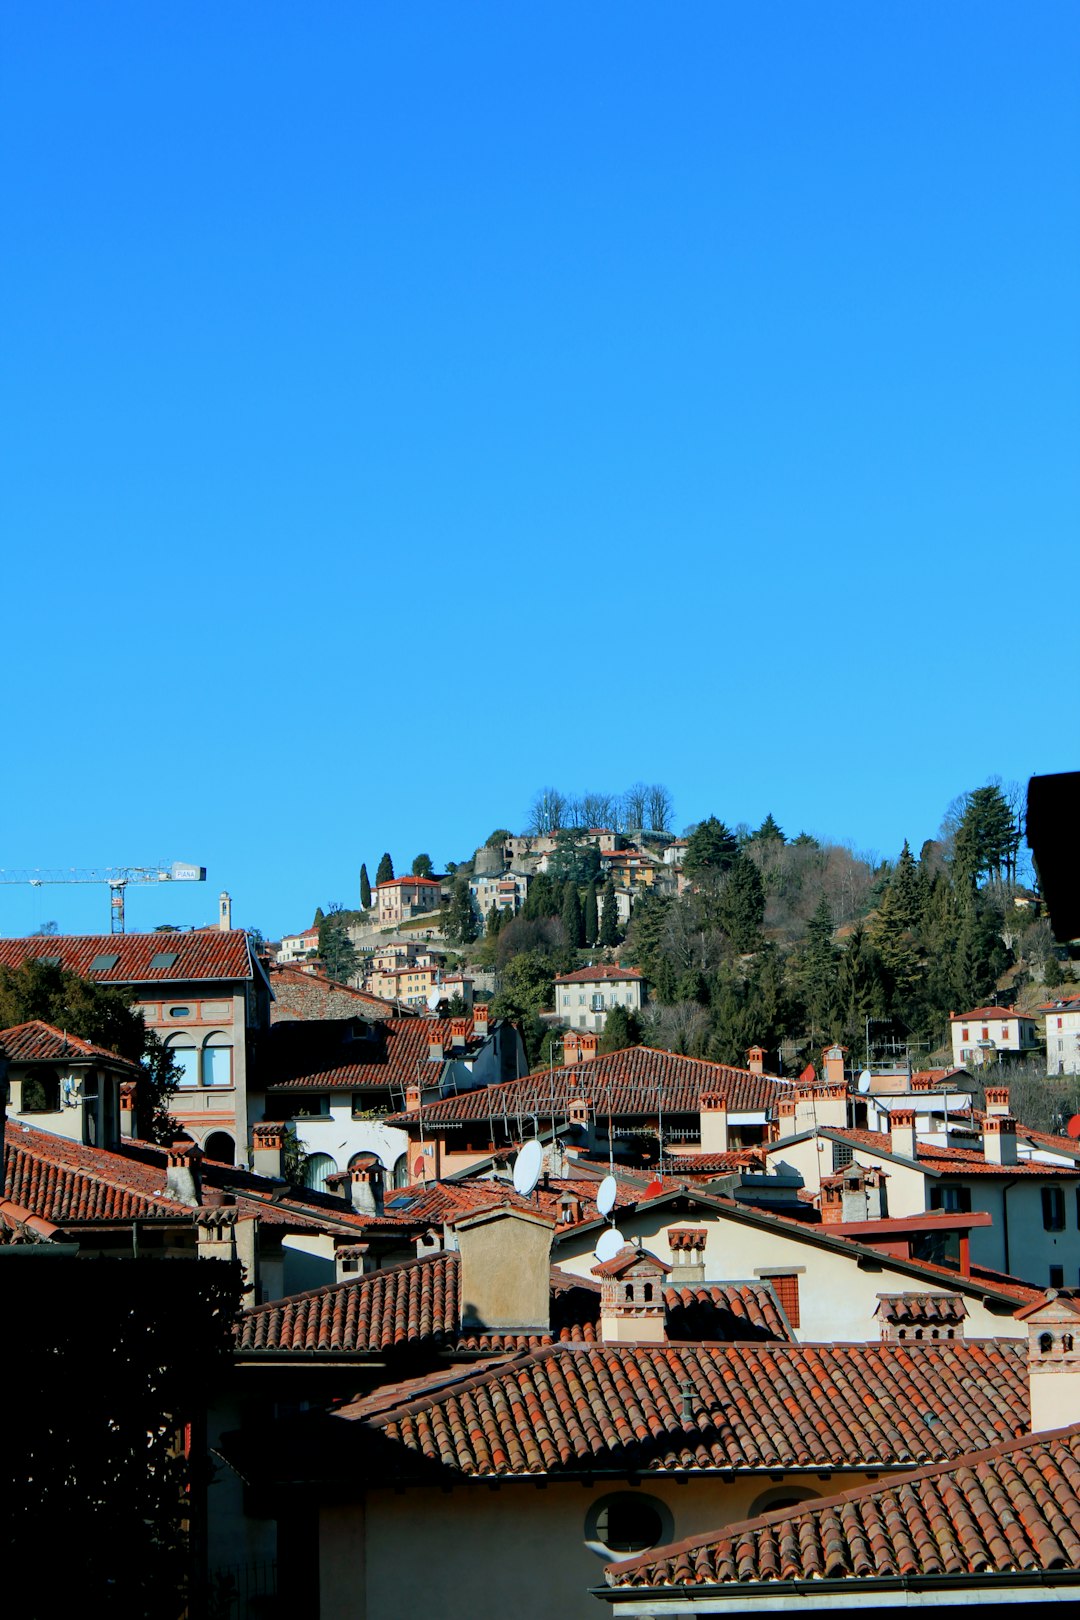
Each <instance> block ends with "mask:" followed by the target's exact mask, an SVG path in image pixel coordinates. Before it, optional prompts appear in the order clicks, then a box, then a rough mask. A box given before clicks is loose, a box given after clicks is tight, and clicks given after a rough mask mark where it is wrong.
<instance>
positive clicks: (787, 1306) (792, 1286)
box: [769, 1274, 799, 1328]
mask: <svg viewBox="0 0 1080 1620" xmlns="http://www.w3.org/2000/svg"><path fill="white" fill-rule="evenodd" d="M769 1282H771V1283H772V1285H773V1288H774V1289H775V1290H776V1297H777V1299H778V1300H779V1301H780V1303H781V1305H782V1306H783V1308H784V1315H785V1316H786V1317H787V1319H788V1321H789V1322H790V1323H791V1325H792V1327H793V1328H797V1327H798V1326H799V1279H798V1277H797V1276H796V1275H794V1274H792V1275H791V1276H788V1277H770V1278H769Z"/></svg>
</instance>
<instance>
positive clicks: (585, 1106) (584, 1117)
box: [566, 1097, 589, 1127]
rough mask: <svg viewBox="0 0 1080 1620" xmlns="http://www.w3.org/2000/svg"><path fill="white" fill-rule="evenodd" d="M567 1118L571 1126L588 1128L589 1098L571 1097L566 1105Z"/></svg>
mask: <svg viewBox="0 0 1080 1620" xmlns="http://www.w3.org/2000/svg"><path fill="white" fill-rule="evenodd" d="M566 1117H567V1120H568V1121H569V1123H570V1124H571V1125H581V1126H584V1127H587V1126H588V1123H589V1100H588V1098H587V1097H571V1098H570V1101H569V1102H568V1103H567V1105H566Z"/></svg>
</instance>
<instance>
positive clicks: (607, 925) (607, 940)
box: [600, 878, 620, 947]
mask: <svg viewBox="0 0 1080 1620" xmlns="http://www.w3.org/2000/svg"><path fill="white" fill-rule="evenodd" d="M619 937H620V935H619V906H618V902H617V900H616V899H615V885H614V883H613V882H612V881H611V879H610V878H608V880H607V882H606V883H605V884H604V904H603V907H602V908H601V912H600V943H601V945H603V946H605V947H608V946H611V945H617V944H618V943H619Z"/></svg>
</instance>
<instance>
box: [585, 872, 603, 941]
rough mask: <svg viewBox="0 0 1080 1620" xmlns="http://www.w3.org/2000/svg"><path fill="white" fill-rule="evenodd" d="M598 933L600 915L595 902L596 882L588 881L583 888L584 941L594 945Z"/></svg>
mask: <svg viewBox="0 0 1080 1620" xmlns="http://www.w3.org/2000/svg"><path fill="white" fill-rule="evenodd" d="M599 934H600V915H599V909H598V907H597V904H596V884H595V883H590V884H589V885H588V887H587V888H586V890H585V943H586V945H595V944H596V941H597V938H598V937H599Z"/></svg>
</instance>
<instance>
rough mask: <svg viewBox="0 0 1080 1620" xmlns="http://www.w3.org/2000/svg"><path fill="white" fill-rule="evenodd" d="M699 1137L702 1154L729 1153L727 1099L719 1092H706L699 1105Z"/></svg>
mask: <svg viewBox="0 0 1080 1620" xmlns="http://www.w3.org/2000/svg"><path fill="white" fill-rule="evenodd" d="M698 1121H699V1124H698V1135H699V1137H700V1140H701V1151H702V1153H726V1152H727V1151H728V1111H727V1098H726V1097H725V1096H724V1095H723V1093H722V1092H719V1091H704V1092H702V1094H701V1100H700V1102H699V1103H698Z"/></svg>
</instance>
